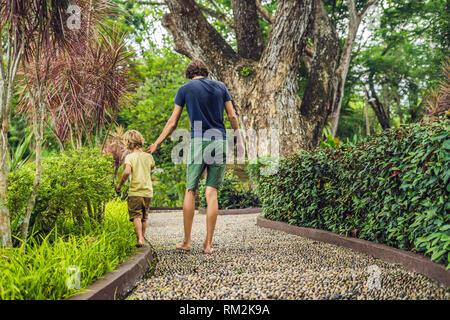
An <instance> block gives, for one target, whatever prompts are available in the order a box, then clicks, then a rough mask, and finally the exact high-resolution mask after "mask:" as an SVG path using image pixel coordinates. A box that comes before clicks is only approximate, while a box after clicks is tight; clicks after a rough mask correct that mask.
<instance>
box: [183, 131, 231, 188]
mask: <svg viewBox="0 0 450 320" xmlns="http://www.w3.org/2000/svg"><path fill="white" fill-rule="evenodd" d="M226 163H227V140H203V139H202V138H192V139H191V143H190V151H189V155H188V162H187V176H186V189H188V190H197V188H198V182H199V181H200V178H201V176H202V173H203V171H205V169H206V172H207V173H206V184H205V185H206V186H210V187H213V188H216V189H219V187H220V185H221V184H222V182H223V177H224V175H225V167H226Z"/></svg>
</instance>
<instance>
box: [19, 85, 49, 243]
mask: <svg viewBox="0 0 450 320" xmlns="http://www.w3.org/2000/svg"><path fill="white" fill-rule="evenodd" d="M37 90H38V92H37V94H36V95H35V97H36V100H35V101H36V102H35V108H33V109H34V110H33V112H34V115H33V129H34V136H35V138H36V161H35V165H36V171H35V175H34V182H33V189H32V190H31V194H30V197H29V198H28V203H27V208H26V211H25V216H24V218H23V222H22V230H21V231H22V232H21V239H22V240H23V241H26V240H27V237H28V229H29V226H30V218H31V213H32V212H33V210H34V207H35V204H36V197H37V194H38V191H39V186H40V184H41V176H42V142H43V140H44V117H45V108H44V103H43V101H42V90H43V89H42V87H41V86H38V89H37Z"/></svg>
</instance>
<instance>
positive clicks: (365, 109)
mask: <svg viewBox="0 0 450 320" xmlns="http://www.w3.org/2000/svg"><path fill="white" fill-rule="evenodd" d="M368 100H369V97H368V96H367V93H366V94H365V95H364V120H365V122H366V136H370V122H369V101H368Z"/></svg>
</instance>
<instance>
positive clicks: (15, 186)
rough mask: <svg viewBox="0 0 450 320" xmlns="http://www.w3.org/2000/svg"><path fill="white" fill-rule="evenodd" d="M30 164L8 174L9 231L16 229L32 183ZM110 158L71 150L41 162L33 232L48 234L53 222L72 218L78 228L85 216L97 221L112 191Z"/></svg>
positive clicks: (94, 152) (94, 151)
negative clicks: (10, 223)
mask: <svg viewBox="0 0 450 320" xmlns="http://www.w3.org/2000/svg"><path fill="white" fill-rule="evenodd" d="M34 168H35V165H34V164H33V163H30V164H28V165H26V166H23V167H21V168H19V169H18V170H16V171H14V172H11V173H10V174H9V177H8V178H9V186H8V206H9V210H10V214H11V221H12V226H13V228H12V231H13V234H14V233H17V232H18V231H19V229H20V224H21V219H22V218H23V216H24V213H25V209H26V205H27V201H28V198H29V195H30V193H31V189H32V186H33V180H34V172H35V169H34ZM112 174H113V168H112V157H111V156H110V155H105V154H103V153H101V152H100V151H99V150H96V149H94V150H90V149H82V150H73V151H66V152H65V153H63V154H58V155H55V156H50V157H48V158H45V159H44V160H43V162H42V180H41V185H40V187H39V191H38V195H37V198H36V205H35V208H34V210H33V213H32V215H31V221H30V222H31V223H30V226H31V227H34V230H35V232H43V233H46V232H49V231H50V230H51V229H53V227H54V226H55V224H56V223H57V221H58V220H59V221H61V222H63V221H65V220H66V219H67V218H75V219H76V220H77V221H78V223H79V225H81V224H82V223H83V219H84V217H85V216H86V215H89V216H90V217H91V218H94V219H97V220H98V221H101V219H102V216H103V214H104V204H105V202H107V201H109V200H110V199H112V196H113V194H114V188H113V184H112V182H113V181H112V179H113V175H112Z"/></svg>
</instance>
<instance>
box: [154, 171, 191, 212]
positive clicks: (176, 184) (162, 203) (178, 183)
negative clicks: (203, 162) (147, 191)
mask: <svg viewBox="0 0 450 320" xmlns="http://www.w3.org/2000/svg"><path fill="white" fill-rule="evenodd" d="M154 176H155V178H156V179H155V180H154V181H153V199H152V206H155V207H181V206H182V205H183V200H184V192H185V190H186V165H185V164H178V165H174V164H172V163H170V164H165V163H163V164H162V166H161V168H160V169H158V170H157V172H155V173H154Z"/></svg>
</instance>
